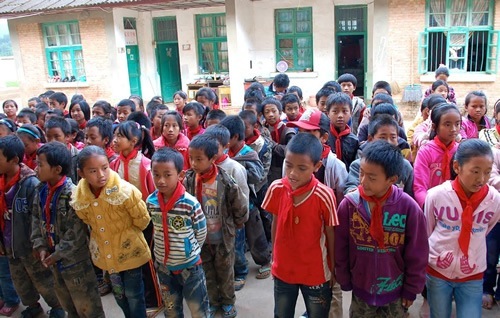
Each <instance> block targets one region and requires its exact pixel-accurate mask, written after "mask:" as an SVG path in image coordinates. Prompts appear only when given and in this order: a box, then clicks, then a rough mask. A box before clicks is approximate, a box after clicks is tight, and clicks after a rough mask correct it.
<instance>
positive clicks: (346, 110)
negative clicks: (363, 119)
mask: <svg viewBox="0 0 500 318" xmlns="http://www.w3.org/2000/svg"><path fill="white" fill-rule="evenodd" d="M328 118H330V123H331V124H332V126H333V127H335V128H336V129H337V130H340V131H343V130H344V129H345V127H346V126H347V123H348V122H349V119H351V108H350V107H349V105H345V104H344V105H342V104H333V105H332V106H331V107H330V111H329V112H328Z"/></svg>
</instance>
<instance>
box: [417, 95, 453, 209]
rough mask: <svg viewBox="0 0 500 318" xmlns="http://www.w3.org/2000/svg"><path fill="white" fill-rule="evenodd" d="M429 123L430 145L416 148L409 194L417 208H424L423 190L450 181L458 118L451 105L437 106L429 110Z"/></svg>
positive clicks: (424, 193) (425, 192) (424, 194)
mask: <svg viewBox="0 0 500 318" xmlns="http://www.w3.org/2000/svg"><path fill="white" fill-rule="evenodd" d="M431 121H432V130H431V133H430V138H429V140H430V141H429V142H428V143H427V144H425V145H424V146H423V147H422V148H420V150H419V151H418V153H417V158H416V159H415V164H414V180H413V192H414V195H415V200H416V201H417V203H418V204H419V205H420V207H422V206H423V205H424V202H425V196H426V195H427V190H429V189H430V188H433V187H435V186H437V185H440V184H441V183H443V182H444V181H446V180H449V179H450V162H451V159H452V158H453V155H454V154H455V152H456V151H457V147H458V144H457V142H456V141H455V138H456V137H457V135H458V133H459V131H460V125H461V116H460V112H459V111H458V108H457V107H456V106H455V105H451V104H441V105H438V106H436V107H435V108H434V109H433V110H432V113H431Z"/></svg>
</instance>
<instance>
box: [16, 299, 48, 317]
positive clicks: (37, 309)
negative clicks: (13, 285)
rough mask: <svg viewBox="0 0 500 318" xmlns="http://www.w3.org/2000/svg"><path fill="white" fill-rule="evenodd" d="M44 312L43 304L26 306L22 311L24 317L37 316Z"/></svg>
mask: <svg viewBox="0 0 500 318" xmlns="http://www.w3.org/2000/svg"><path fill="white" fill-rule="evenodd" d="M42 313H43V309H42V306H40V304H38V303H37V304H36V305H35V306H30V307H26V309H25V310H23V311H22V312H21V317H22V318H35V317H36V316H38V315H40V314H42Z"/></svg>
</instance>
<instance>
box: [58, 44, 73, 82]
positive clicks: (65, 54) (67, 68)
mask: <svg viewBox="0 0 500 318" xmlns="http://www.w3.org/2000/svg"><path fill="white" fill-rule="evenodd" d="M61 59H62V64H63V74H61V80H62V79H63V77H64V78H66V77H68V79H69V77H70V76H71V75H73V63H72V61H71V52H70V51H62V52H61Z"/></svg>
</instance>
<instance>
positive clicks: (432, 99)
mask: <svg viewBox="0 0 500 318" xmlns="http://www.w3.org/2000/svg"><path fill="white" fill-rule="evenodd" d="M427 97H428V98H429V101H428V105H427V107H428V108H429V110H433V109H434V107H436V106H438V105H441V104H443V103H447V101H446V99H445V98H444V97H443V96H441V94H430V95H429V96H427Z"/></svg>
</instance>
